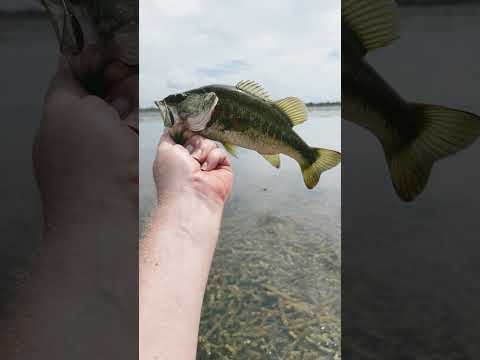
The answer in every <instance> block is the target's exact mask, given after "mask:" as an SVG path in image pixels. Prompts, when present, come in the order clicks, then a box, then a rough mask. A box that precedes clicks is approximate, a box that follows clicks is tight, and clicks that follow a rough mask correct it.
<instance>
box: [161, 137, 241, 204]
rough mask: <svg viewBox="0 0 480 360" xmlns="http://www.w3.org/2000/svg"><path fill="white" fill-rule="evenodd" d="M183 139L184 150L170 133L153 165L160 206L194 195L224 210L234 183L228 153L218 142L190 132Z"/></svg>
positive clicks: (165, 138) (162, 140)
mask: <svg viewBox="0 0 480 360" xmlns="http://www.w3.org/2000/svg"><path fill="white" fill-rule="evenodd" d="M170 131H178V129H171V130H170ZM183 136H184V138H186V141H185V143H184V145H183V146H182V145H179V144H176V143H175V142H174V141H173V139H172V137H171V136H170V132H169V131H166V132H165V133H164V134H163V136H162V137H161V138H160V143H159V146H158V150H157V156H156V159H155V162H154V164H153V175H154V179H155V184H156V186H157V199H158V203H159V205H163V204H165V203H167V204H168V203H169V202H170V201H171V200H172V199H175V198H177V197H183V196H190V195H194V196H195V197H196V198H200V199H201V201H204V202H205V203H207V204H208V205H213V206H220V207H222V208H223V205H224V203H225V201H226V199H227V198H228V196H229V195H230V192H231V190H232V183H233V171H232V168H231V166H230V161H229V160H228V155H227V153H226V152H225V151H224V150H222V149H220V148H218V146H217V145H216V144H215V142H213V141H211V140H208V139H205V138H203V137H201V136H199V135H194V134H193V133H192V132H190V131H184V132H183Z"/></svg>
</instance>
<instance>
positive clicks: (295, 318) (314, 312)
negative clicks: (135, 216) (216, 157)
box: [140, 107, 341, 359]
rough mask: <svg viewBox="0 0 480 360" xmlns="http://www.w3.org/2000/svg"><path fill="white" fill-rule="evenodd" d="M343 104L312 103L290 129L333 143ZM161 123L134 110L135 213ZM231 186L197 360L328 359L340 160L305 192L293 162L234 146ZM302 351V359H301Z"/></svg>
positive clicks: (145, 197) (146, 199)
mask: <svg viewBox="0 0 480 360" xmlns="http://www.w3.org/2000/svg"><path fill="white" fill-rule="evenodd" d="M340 127H341V126H340V107H326V108H320V109H318V110H313V111H311V113H310V118H309V120H308V121H307V122H306V123H304V124H302V125H300V126H298V127H296V131H297V132H298V133H299V134H300V135H301V136H302V137H303V138H304V139H305V140H306V141H307V142H308V143H309V144H310V145H312V146H316V147H326V148H332V149H336V150H340V131H341V130H340ZM162 130H163V126H162V124H161V120H160V118H159V115H158V113H156V112H143V113H142V114H141V117H140V136H141V138H140V217H141V221H142V223H144V222H145V221H146V219H147V218H148V214H149V212H150V210H151V207H152V206H153V199H154V185H153V181H152V176H151V164H152V161H153V157H154V154H155V146H156V144H157V142H158V138H159V136H160V134H161V132H162ZM238 153H239V157H238V159H232V163H233V168H234V171H235V184H234V190H233V194H232V197H231V199H230V201H229V202H228V204H227V206H226V209H225V215H224V219H223V224H222V230H221V236H220V241H219V245H218V247H217V251H216V254H215V258H214V263H213V267H212V271H211V274H210V278H209V284H208V288H207V292H206V295H205V303H204V308H203V311H202V320H201V327H200V338H199V340H200V341H199V353H198V358H199V359H204V358H209V359H230V358H235V359H242V358H246V359H264V358H277V357H278V358H302V359H322V358H325V359H331V358H335V357H336V356H339V351H340V345H339V344H340V166H337V167H336V168H335V169H333V170H331V171H329V172H327V173H325V174H324V175H323V176H322V178H321V180H320V183H319V185H318V186H317V187H316V188H315V189H313V190H308V189H307V188H306V187H305V185H304V183H303V179H302V176H301V172H300V169H299V167H298V165H297V164H296V163H295V162H294V161H293V160H291V159H289V158H287V157H286V156H282V159H281V161H282V166H281V169H279V170H277V169H275V168H273V167H272V166H271V165H269V164H268V163H267V162H266V161H265V160H264V159H263V158H262V157H261V156H260V155H258V154H256V153H255V152H253V151H250V150H246V149H239V151H238ZM300 356H301V357H300Z"/></svg>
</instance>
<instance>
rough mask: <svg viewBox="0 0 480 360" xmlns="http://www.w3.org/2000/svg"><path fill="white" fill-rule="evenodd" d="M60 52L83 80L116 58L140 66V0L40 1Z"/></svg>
mask: <svg viewBox="0 0 480 360" xmlns="http://www.w3.org/2000/svg"><path fill="white" fill-rule="evenodd" d="M41 3H42V4H43V5H44V7H45V8H46V10H47V12H48V14H49V17H50V20H51V22H52V25H53V28H54V30H55V33H56V35H57V38H58V41H59V44H60V51H61V52H62V54H63V55H65V56H66V57H67V58H68V60H69V62H70V64H71V66H72V69H73V71H74V73H75V74H76V76H77V77H78V78H79V79H80V80H82V81H83V82H84V83H92V82H95V81H97V82H98V78H100V77H101V73H102V70H103V69H104V67H105V66H106V65H107V64H109V63H110V62H113V61H120V62H123V63H124V64H126V65H129V66H135V67H136V66H138V0H117V1H114V0H41Z"/></svg>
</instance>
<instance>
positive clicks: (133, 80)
mask: <svg viewBox="0 0 480 360" xmlns="http://www.w3.org/2000/svg"><path fill="white" fill-rule="evenodd" d="M105 83H106V84H107V86H108V88H109V95H108V97H107V100H103V99H101V98H99V97H96V96H91V95H89V94H88V93H87V92H86V90H85V89H84V88H83V87H82V85H81V84H80V83H79V82H78V81H77V80H76V79H75V77H74V75H73V73H72V72H71V69H70V67H69V65H68V63H67V62H66V61H65V60H64V59H63V58H61V59H60V62H59V66H58V70H57V73H56V74H55V76H54V78H53V79H52V81H51V84H50V87H49V90H48V93H47V95H46V98H45V105H44V111H43V119H42V122H41V125H40V129H39V131H38V134H37V138H36V141H35V144H34V151H33V159H34V167H35V175H36V178H37V181H38V184H39V188H40V192H41V194H42V202H43V205H44V210H45V215H46V216H51V214H50V213H51V212H52V211H54V209H57V208H60V209H61V211H64V210H65V209H74V208H77V209H78V208H79V206H78V203H84V202H86V201H90V203H89V205H88V206H89V207H91V205H92V203H91V202H92V201H94V200H95V199H100V198H103V199H111V200H112V201H113V200H114V199H115V200H117V199H118V198H128V199H129V201H130V203H131V204H132V207H134V206H136V204H137V201H138V186H137V184H138V125H137V124H138V76H131V75H130V74H129V72H128V69H126V67H125V66H122V65H120V64H112V65H110V66H109V67H107V69H106V71H105ZM72 204H76V205H75V206H73V205H72ZM69 205H70V206H69ZM80 208H81V206H80ZM99 211H100V210H99ZM103 212H104V210H103ZM88 213H89V214H91V215H93V216H101V214H98V213H97V214H92V211H91V209H90V211H89V212H88ZM84 215H87V213H85V214H84Z"/></svg>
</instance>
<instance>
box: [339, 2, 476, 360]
mask: <svg viewBox="0 0 480 360" xmlns="http://www.w3.org/2000/svg"><path fill="white" fill-rule="evenodd" d="M398 2H399V3H400V7H399V8H398V9H397V10H398V16H399V17H398V19H399V29H400V30H399V33H398V39H397V40H395V41H393V42H391V43H389V44H387V45H386V46H382V47H381V48H378V49H375V50H372V51H369V52H368V53H367V54H366V57H365V58H364V59H363V60H364V61H365V62H366V63H368V64H370V65H371V66H372V68H373V69H374V71H375V72H376V74H377V75H378V76H379V77H380V78H382V79H383V80H384V81H385V82H386V83H388V84H389V86H390V87H391V88H392V89H394V90H395V91H396V92H397V93H398V94H399V95H400V96H401V98H402V99H403V100H405V101H406V103H408V102H415V103H424V104H435V105H438V106H442V107H448V108H453V109H457V110H459V111H462V112H466V113H468V114H469V115H468V116H469V119H471V121H472V122H471V123H470V124H471V126H470V128H468V129H465V131H464V132H462V133H461V135H460V134H457V135H458V136H457V135H456V137H455V139H454V140H453V141H456V140H459V139H461V137H462V136H467V135H468V136H470V135H471V134H473V135H472V137H473V139H474V141H473V142H472V143H471V144H469V145H468V146H465V147H464V148H463V149H461V151H459V152H457V153H455V154H452V155H449V156H447V157H445V158H442V159H440V160H439V161H436V162H435V163H434V165H433V168H432V170H431V173H430V177H429V178H428V181H427V183H426V184H425V187H424V188H423V191H419V193H418V194H417V196H416V197H415V198H414V199H413V200H412V199H410V200H411V201H409V202H405V201H403V200H402V199H401V197H400V196H399V194H398V191H397V192H396V191H395V188H394V186H393V185H392V181H391V176H390V171H389V168H388V166H387V158H388V157H389V156H393V155H392V153H390V154H389V153H388V152H387V154H385V152H384V148H385V142H384V146H383V147H382V145H381V143H380V141H379V139H382V136H381V135H380V136H379V133H378V131H377V132H376V130H372V129H373V127H372V126H371V127H370V129H369V128H368V127H367V128H362V127H361V126H357V125H358V122H359V121H360V122H361V121H364V122H367V121H370V124H376V125H375V126H380V127H381V128H382V129H386V130H383V131H385V132H387V131H392V133H393V132H395V131H396V132H397V133H396V134H395V135H394V136H397V135H398V132H399V130H398V129H403V130H405V131H406V132H409V131H410V134H412V139H414V138H415V137H414V136H417V135H419V134H421V131H422V129H418V128H417V129H415V128H414V127H415V124H418V122H417V120H418V119H417V118H416V117H415V116H414V115H412V116H409V115H408V111H410V110H407V111H406V112H405V114H406V115H405V116H404V117H403V118H402V119H397V122H395V120H391V119H392V118H395V116H396V115H398V114H400V113H402V112H401V111H403V110H399V109H400V108H401V107H400V106H399V107H397V108H395V107H393V106H392V107H389V106H390V105H391V103H390V104H387V103H388V101H390V100H391V101H392V103H394V100H395V99H393V97H388V96H386V95H385V94H386V92H385V91H378V90H379V89H384V88H382V87H381V86H380V85H378V86H377V85H375V84H374V83H373V82H372V83H369V84H368V85H365V86H363V85H359V86H358V87H357V88H356V93H357V94H360V95H364V97H363V98H362V99H360V100H359V103H360V104H363V105H362V106H363V108H362V106H361V107H359V108H357V110H356V111H357V112H356V113H355V112H354V111H348V112H347V111H346V110H342V118H343V122H342V149H343V166H342V274H343V275H342V347H343V359H476V358H479V356H480V345H479V342H478V338H477V336H478V334H479V333H480V326H479V322H478V321H477V319H478V318H479V314H480V306H479V304H480V302H479V301H478V300H479V297H480V286H479V283H478V281H477V280H476V277H477V275H478V273H479V271H480V265H479V262H478V256H477V254H478V253H479V250H480V246H479V243H478V230H479V227H478V210H479V208H480V192H479V188H478V183H479V179H480V170H479V167H478V166H476V164H477V163H478V158H479V156H480V142H479V141H478V140H475V139H476V138H477V136H478V133H477V132H473V133H469V131H476V130H474V129H476V128H477V127H478V119H479V118H478V115H480V101H479V96H478V93H479V92H478V87H479V83H480V70H479V66H478V61H477V59H478V57H479V55H480V47H479V46H478V41H477V37H478V19H479V16H480V5H478V3H475V2H461V1H455V2H454V1H433V0H432V1H421V0H417V1H407V0H404V1H398ZM347 3H351V2H349V1H343V4H344V5H346V4H347ZM373 3H376V4H377V5H378V6H383V5H384V4H386V3H390V4H391V2H386V1H382V0H378V1H374V2H373ZM407 5H408V6H407ZM427 5H428V6H427ZM347 11H348V9H347V8H344V9H343V10H342V22H343V21H344V20H345V17H344V15H345V14H346V13H347ZM369 14H370V15H367V13H365V18H364V21H366V19H368V16H370V18H372V17H375V16H376V15H375V13H374V12H371V13H369ZM377 24H378V22H377ZM342 38H343V41H346V40H347V34H346V32H344V33H342ZM346 46H347V44H346V43H342V56H344V57H345V56H347V55H349V54H351V53H348V52H347V51H346ZM345 61H346V62H347V59H345ZM344 70H345V71H346V70H347V67H346V66H344V64H343V63H342V76H343V78H342V108H343V109H347V106H349V105H350V106H351V103H352V99H351V98H348V97H347V96H346V95H347V94H352V88H351V87H350V86H349V84H348V83H347V81H345V79H347V76H345V75H344ZM370 79H372V78H370ZM375 80H376V79H375ZM357 85H358V83H357ZM362 86H363V87H362ZM392 99H393V100H392ZM395 101H396V100H395ZM378 108H381V109H380V110H379V111H378V112H377V114H380V116H379V117H378V118H375V117H374V116H373V115H372V113H374V112H375V109H378ZM350 109H351V107H350ZM361 109H363V110H361ZM388 110H390V111H388ZM368 114H370V117H369V116H368ZM379 120H380V121H379ZM382 121H383V123H382ZM456 121H457V120H456V119H455V118H454V117H449V116H445V117H442V118H441V124H442V126H444V127H442V129H446V130H442V129H437V131H434V132H432V133H431V136H432V138H434V137H435V138H440V139H441V140H440V141H443V139H446V138H448V137H449V136H451V134H452V131H453V128H454V127H455V124H458V122H456ZM355 122H357V123H355ZM398 124H400V125H398ZM392 129H393V130H392ZM469 134H470V135H469ZM412 141H414V140H412ZM411 144H412V142H406V143H405V144H402V145H401V146H399V148H401V149H402V151H403V150H404V149H406V148H407V146H409V145H411ZM430 151H432V152H433V151H434V150H430ZM410 160H412V159H410ZM412 161H414V162H415V161H421V159H420V160H419V159H418V158H417V159H413V160H412ZM411 169H412V168H409V167H407V166H406V167H403V168H401V169H400V170H401V171H402V173H403V174H406V173H407V172H408V171H411Z"/></svg>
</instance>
